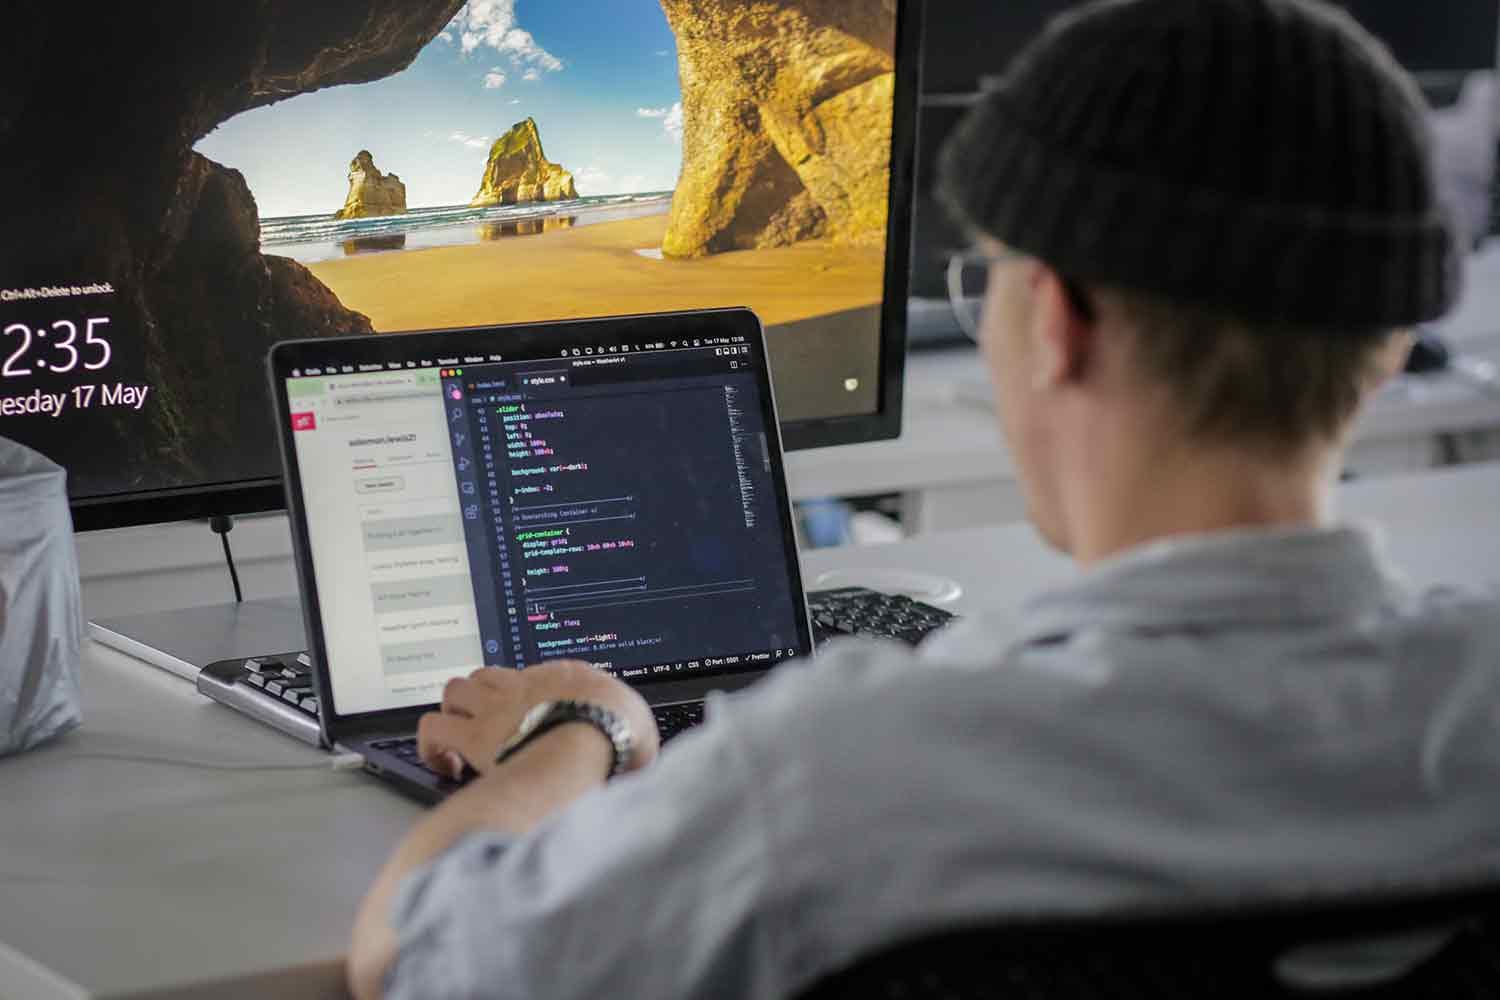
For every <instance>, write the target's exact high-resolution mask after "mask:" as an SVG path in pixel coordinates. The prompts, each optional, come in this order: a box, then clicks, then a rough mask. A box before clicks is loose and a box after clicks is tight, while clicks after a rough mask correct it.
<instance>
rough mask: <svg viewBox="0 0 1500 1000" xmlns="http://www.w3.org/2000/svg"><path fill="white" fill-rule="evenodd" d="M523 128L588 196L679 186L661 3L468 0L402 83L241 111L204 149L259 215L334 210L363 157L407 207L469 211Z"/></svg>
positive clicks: (673, 67)
mask: <svg viewBox="0 0 1500 1000" xmlns="http://www.w3.org/2000/svg"><path fill="white" fill-rule="evenodd" d="M527 116H530V117H532V118H535V119H536V122H537V127H538V129H539V130H540V132H541V136H542V145H543V147H544V149H545V151H546V154H547V158H548V159H549V160H552V161H553V162H555V163H560V164H562V165H563V167H565V168H566V169H568V170H571V171H572V172H573V176H574V179H575V181H576V183H577V186H578V192H579V194H581V195H601V194H619V193H627V192H645V191H666V190H670V189H671V188H672V187H674V186H675V185H676V183H677V174H678V171H679V168H680V165H681V152H682V145H681V142H682V103H681V92H680V89H679V86H678V81H677V59H676V43H675V40H674V38H673V37H672V32H671V30H670V29H669V28H668V27H667V20H666V17H665V15H663V14H662V10H661V6H660V4H659V3H658V2H657V0H575V2H573V3H570V4H558V3H554V2H551V0H470V2H469V3H468V4H466V5H465V6H464V8H463V9H462V10H460V11H459V13H458V14H457V15H456V16H455V17H454V18H453V20H452V21H451V22H450V23H449V24H448V26H447V27H446V28H444V29H443V31H442V32H441V33H440V34H439V35H438V36H437V37H436V38H434V39H433V40H432V41H431V42H430V43H428V45H427V46H426V47H425V48H424V49H423V50H422V52H421V53H420V54H419V55H418V56H417V59H416V61H415V62H414V63H412V65H411V66H410V67H408V68H407V69H405V70H403V71H402V72H400V73H398V74H396V75H395V76H392V77H387V78H386V79H383V80H377V81H374V82H372V83H366V84H356V85H351V86H342V87H331V88H329V89H327V90H320V91H316V92H314V93H311V94H302V95H300V96H298V97H294V98H291V99H289V100H286V101H281V102H279V103H277V104H273V105H271V106H269V107H265V108H257V109H255V110H253V111H247V112H245V113H244V114H241V115H239V116H237V117H235V118H233V119H231V120H230V121H228V122H226V123H224V124H223V125H222V126H220V127H219V128H218V129H217V130H216V131H214V132H213V133H212V134H210V135H208V136H207V137H205V138H204V139H203V140H202V141H201V142H199V143H198V146H197V149H198V151H199V152H200V153H202V154H203V155H205V156H207V157H209V158H210V159H213V160H216V161H218V162H219V163H223V164H225V165H226V166H230V167H234V168H235V169H237V170H239V171H241V172H242V173H244V175H245V179H246V181H247V182H248V183H249V185H250V190H251V192H252V193H253V194H254V195H255V200H256V203H257V205H258V206H259V209H260V215H261V217H262V218H276V217H278V216H286V215H310V214H316V213H322V212H328V213H332V212H333V211H334V210H336V209H337V208H339V207H340V206H342V205H343V203H344V197H345V196H346V195H347V193H348V189H349V183H348V180H347V177H346V172H347V170H348V166H349V161H350V160H352V159H353V158H354V154H355V153H357V152H358V151H359V150H361V149H368V150H369V151H370V152H371V154H373V156H374V158H375V165H376V166H377V167H379V168H380V169H381V170H382V171H384V172H386V173H393V172H394V173H396V174H398V175H400V177H401V180H402V181H403V182H404V183H405V184H406V200H407V204H408V205H409V206H410V207H412V208H419V207H429V206H434V205H461V204H467V203H468V201H469V199H470V198H472V197H473V196H474V193H475V191H476V190H477V189H478V187H479V179H480V176H481V175H482V173H483V172H484V164H485V158H486V155H487V154H488V152H489V147H490V144H491V143H492V142H494V140H495V139H496V138H498V137H499V136H500V135H501V134H503V133H504V132H505V130H506V129H508V128H510V127H511V126H512V125H514V124H515V123H516V122H518V121H521V120H522V119H524V118H526V117H527Z"/></svg>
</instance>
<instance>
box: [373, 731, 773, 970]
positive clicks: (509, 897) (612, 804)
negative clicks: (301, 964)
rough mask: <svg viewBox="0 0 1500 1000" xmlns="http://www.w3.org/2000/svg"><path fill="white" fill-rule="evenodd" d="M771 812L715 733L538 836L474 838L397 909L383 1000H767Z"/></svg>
mask: <svg viewBox="0 0 1500 1000" xmlns="http://www.w3.org/2000/svg"><path fill="white" fill-rule="evenodd" d="M763 808H764V806H763V803H762V802H761V801H760V799H759V796H758V794H757V789H756V782H755V780H754V775H753V774H752V773H751V771H750V768H749V767H748V765H747V762H746V760H745V756H744V753H743V750H742V749H741V747H740V745H739V742H738V740H737V739H736V735H735V733H734V731H733V729H732V727H731V726H729V725H726V724H724V722H723V721H722V720H715V719H712V718H711V719H710V722H709V723H708V724H706V725H705V726H703V727H702V728H701V729H700V730H699V731H697V732H693V733H688V734H686V735H684V736H682V737H680V738H679V739H678V740H676V741H674V743H673V745H672V746H671V747H670V748H668V749H667V750H666V751H665V752H663V754H662V756H661V758H660V759H659V760H658V761H657V763H656V764H655V765H654V766H653V767H651V768H650V769H648V770H646V771H643V772H638V773H636V774H631V775H627V776H624V777H622V778H619V779H616V780H615V781H614V782H612V783H610V784H609V785H608V786H606V787H605V788H603V789H600V790H599V791H597V792H594V793H591V794H588V795H586V796H584V797H583V798H581V799H579V800H578V801H576V802H574V803H573V804H572V805H570V806H569V807H568V808H566V809H564V810H563V811H562V812H560V813H559V814H558V815H557V816H555V817H553V818H552V819H550V820H549V821H548V822H546V823H544V824H543V825H541V826H540V827H538V828H537V829H536V830H534V831H532V832H531V833H530V834H528V835H527V836H524V837H520V838H509V837H506V836H502V835H498V834H474V835H471V836H469V837H467V838H465V839H464V840H462V841H460V842H459V843H458V844H456V845H455V846H454V847H453V848H451V849H450V850H449V851H448V852H447V853H446V854H444V855H442V856H441V857H439V858H437V859H436V860H434V861H433V862H431V863H430V864H429V865H428V866H426V867H425V868H424V869H421V870H419V871H418V872H416V873H414V874H413V875H412V876H410V877H409V878H408V880H407V882H406V883H405V884H404V886H403V888H402V890H401V891H400V892H399V893H398V895H397V898H396V900H395V903H394V905H393V908H392V913H391V922H392V926H393V928H394V929H395V932H396V935H397V938H398V942H399V951H398V955H397V958H396V961H395V962H394V963H393V965H392V968H391V970H390V973H389V975H388V978H387V983H386V990H387V995H388V996H391V997H471V996H486V997H517V998H522V997H524V998H535V997H539V996H547V997H555V998H585V997H589V998H594V997H601V996H640V997H672V996H688V995H713V996H720V997H734V996H767V995H770V993H771V992H772V991H774V989H775V988H776V987H775V984H774V983H772V982H770V981H768V979H767V976H768V975H771V974H773V973H774V968H775V963H774V961H772V960H771V958H770V954H769V952H770V946H769V941H768V937H767V933H766V930H767V927H768V921H767V920H766V919H765V896H766V892H767V880H768V878H769V875H770V870H771V867H770V865H769V863H768V859H767V857H766V841H765V826H764V822H765V820H764V816H763V812H762V810H763Z"/></svg>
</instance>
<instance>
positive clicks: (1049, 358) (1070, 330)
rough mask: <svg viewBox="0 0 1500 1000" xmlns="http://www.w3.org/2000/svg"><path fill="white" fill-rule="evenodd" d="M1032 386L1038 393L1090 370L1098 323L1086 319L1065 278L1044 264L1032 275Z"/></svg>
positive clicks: (1035, 269) (1075, 378) (1077, 378)
mask: <svg viewBox="0 0 1500 1000" xmlns="http://www.w3.org/2000/svg"><path fill="white" fill-rule="evenodd" d="M1030 283H1031V300H1032V303H1033V308H1032V310H1031V330H1030V335H1031V357H1032V372H1031V378H1032V386H1033V388H1035V389H1037V390H1038V391H1043V390H1046V389H1051V388H1056V387H1057V386H1060V385H1064V384H1066V383H1068V382H1076V381H1078V380H1079V379H1080V378H1082V377H1083V375H1084V373H1085V372H1086V371H1087V370H1088V368H1089V362H1090V359H1091V357H1092V355H1093V351H1094V324H1093V323H1092V322H1091V321H1090V320H1089V318H1088V317H1085V316H1083V315H1082V314H1081V313H1080V312H1079V310H1078V309H1077V307H1076V306H1075V303H1074V301H1073V297H1072V296H1071V295H1069V294H1068V287H1067V284H1066V283H1065V282H1064V281H1063V279H1062V278H1061V277H1060V276H1059V275H1058V274H1057V272H1056V271H1053V270H1052V269H1051V268H1050V267H1047V266H1046V265H1044V264H1038V265H1036V266H1035V267H1033V268H1032V271H1031V274H1030Z"/></svg>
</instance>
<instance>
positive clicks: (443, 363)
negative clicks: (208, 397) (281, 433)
mask: <svg viewBox="0 0 1500 1000" xmlns="http://www.w3.org/2000/svg"><path fill="white" fill-rule="evenodd" d="M707 349H714V350H716V351H717V352H718V353H720V354H728V353H731V352H733V353H736V354H749V353H750V341H749V339H748V338H746V337H690V338H686V339H678V340H652V341H632V342H630V343H626V344H607V345H601V344H587V345H579V346H576V347H575V346H571V345H567V346H564V345H558V346H556V347H554V348H552V349H550V350H549V351H546V352H540V353H538V352H531V353H529V354H528V355H527V356H525V357H507V356H506V355H503V354H466V355H449V356H446V357H428V358H414V359H412V360H410V361H384V362H364V363H356V364H342V363H339V362H334V363H331V364H325V365H321V366H316V367H309V368H294V369H293V370H292V372H291V376H292V377H293V378H302V377H304V376H309V375H312V376H322V375H357V374H363V373H369V372H384V371H405V370H406V369H410V368H452V367H456V366H459V365H483V364H500V363H505V362H512V363H514V362H520V361H537V360H541V359H544V358H584V357H597V356H599V355H610V354H614V355H621V354H626V355H628V354H643V353H648V352H649V353H657V352H663V351H667V352H670V351H695V350H707Z"/></svg>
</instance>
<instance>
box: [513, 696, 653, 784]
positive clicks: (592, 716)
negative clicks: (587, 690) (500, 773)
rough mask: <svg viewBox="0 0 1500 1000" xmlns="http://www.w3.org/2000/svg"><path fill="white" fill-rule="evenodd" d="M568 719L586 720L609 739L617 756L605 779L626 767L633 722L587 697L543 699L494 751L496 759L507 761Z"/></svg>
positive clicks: (569, 720)
mask: <svg viewBox="0 0 1500 1000" xmlns="http://www.w3.org/2000/svg"><path fill="white" fill-rule="evenodd" d="M569 722H587V723H588V724H589V725H591V726H593V727H594V728H595V729H597V730H599V732H601V733H603V734H604V738H605V739H607V740H609V745H610V746H611V747H612V748H613V749H614V759H613V760H611V761H610V765H609V773H608V774H606V775H605V776H604V780H606V781H608V780H609V779H610V778H613V777H614V776H615V775H617V774H619V773H620V772H621V771H623V770H625V767H626V765H627V764H629V763H630V754H631V752H632V751H633V750H634V749H635V736H634V735H633V734H632V733H631V732H630V724H629V723H628V722H626V721H625V720H624V719H622V718H620V717H619V716H618V715H616V714H615V713H613V712H611V711H610V710H609V709H607V708H603V707H601V706H599V705H595V704H593V703H591V702H587V701H570V700H566V699H564V700H560V701H544V702H542V703H541V704H539V705H537V706H536V707H535V708H533V709H532V710H531V711H529V712H527V713H526V715H525V717H523V718H522V719H521V725H520V726H518V727H517V728H516V732H515V735H514V736H512V737H511V738H510V739H509V740H507V741H506V742H505V745H504V746H503V747H501V748H500V752H499V753H498V754H496V755H495V763H496V764H503V763H505V761H506V760H507V759H508V758H510V757H512V756H514V755H515V754H516V753H517V752H518V751H519V750H520V749H521V748H522V747H524V746H526V745H527V744H529V743H530V742H531V741H532V740H534V739H536V738H537V737H538V736H540V735H542V734H543V733H545V732H546V731H547V730H549V729H555V728H557V727H558V726H561V725H564V724H566V723H569Z"/></svg>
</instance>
